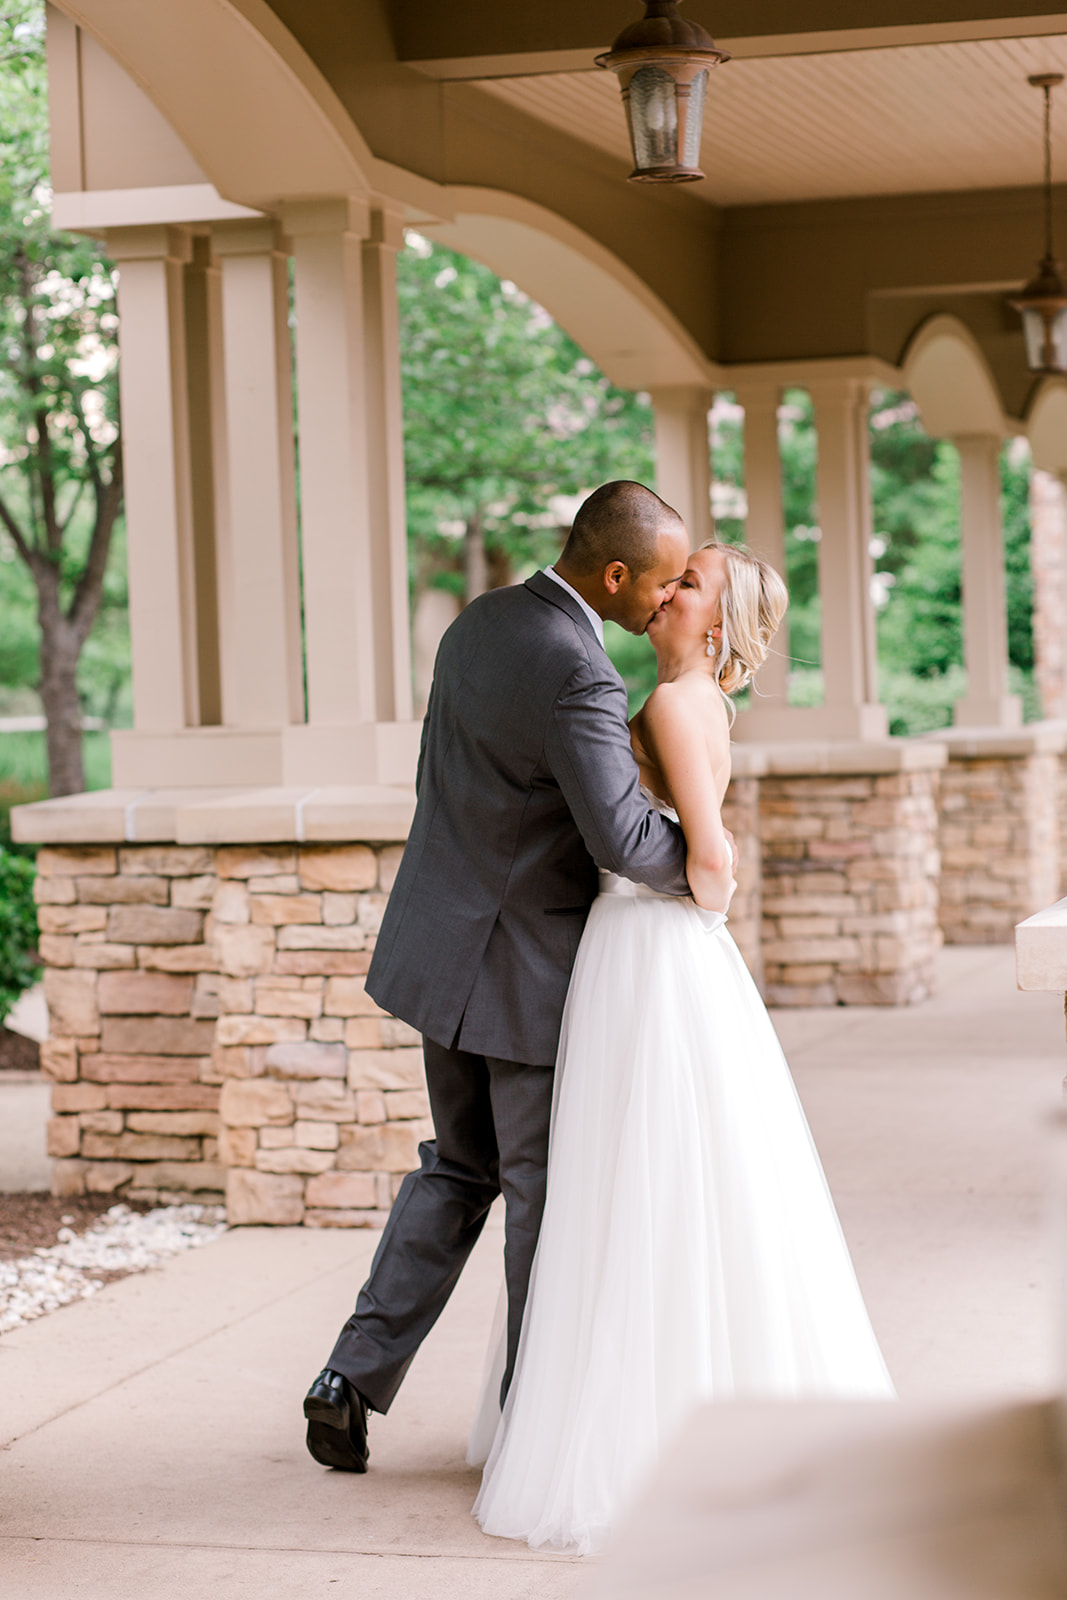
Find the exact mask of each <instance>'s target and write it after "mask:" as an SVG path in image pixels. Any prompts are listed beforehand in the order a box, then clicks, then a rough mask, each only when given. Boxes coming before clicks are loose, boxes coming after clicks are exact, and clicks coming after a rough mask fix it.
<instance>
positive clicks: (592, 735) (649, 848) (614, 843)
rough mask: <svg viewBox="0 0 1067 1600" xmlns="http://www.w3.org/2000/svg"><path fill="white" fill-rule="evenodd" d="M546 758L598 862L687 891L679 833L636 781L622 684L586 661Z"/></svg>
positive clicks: (560, 707)
mask: <svg viewBox="0 0 1067 1600" xmlns="http://www.w3.org/2000/svg"><path fill="white" fill-rule="evenodd" d="M545 759H546V761H547V763H548V766H549V768H550V770H551V772H552V775H553V777H554V778H555V780H556V782H557V783H558V784H559V787H560V790H561V792H562V794H563V798H564V799H565V800H566V802H567V805H568V806H569V807H570V811H571V815H572V816H573V818H574V820H575V822H576V824H577V826H578V830H579V832H580V833H581V835H582V838H583V839H584V840H585V845H586V849H587V850H588V851H589V854H590V855H591V856H592V858H593V860H594V861H595V862H596V864H597V866H598V867H602V868H604V869H605V870H606V871H608V872H615V873H618V875H619V876H620V877H622V878H630V879H631V880H633V881H634V882H636V883H644V884H647V885H648V887H649V888H650V889H655V890H656V891H657V892H658V893H660V894H679V895H683V894H688V893H689V884H688V882H687V880H686V876H685V840H684V838H683V836H682V830H681V829H680V828H679V827H678V826H677V825H676V824H675V823H673V822H669V821H668V820H667V818H666V817H661V816H660V815H659V813H658V812H656V811H652V810H650V809H649V806H648V803H647V801H646V800H645V799H644V796H643V795H642V794H641V790H640V787H639V785H638V777H637V765H636V763H635V761H634V757H633V751H632V750H631V748H630V732H629V728H628V727H627V722H626V693H625V690H624V689H623V687H622V684H621V683H620V682H614V683H613V682H611V681H610V680H609V679H608V678H606V677H603V676H601V675H599V674H597V673H595V672H594V671H593V669H592V667H591V666H590V665H589V664H588V662H586V663H583V665H582V666H581V667H580V668H579V669H578V671H577V672H575V673H574V674H573V676H572V677H571V678H570V679H569V680H568V682H567V683H566V684H565V685H564V688H563V691H562V693H561V694H560V695H559V697H558V698H557V700H556V702H555V704H554V706H553V708H552V711H551V713H550V715H549V720H548V727H547V729H546V735H545Z"/></svg>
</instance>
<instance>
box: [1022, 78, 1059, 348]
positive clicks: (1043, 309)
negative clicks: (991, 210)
mask: <svg viewBox="0 0 1067 1600" xmlns="http://www.w3.org/2000/svg"><path fill="white" fill-rule="evenodd" d="M1027 82H1028V83H1030V84H1032V85H1033V87H1034V88H1035V89H1040V90H1041V91H1042V92H1043V94H1044V96H1045V254H1044V256H1043V257H1042V259H1041V260H1040V261H1039V262H1038V266H1037V273H1036V275H1035V276H1034V277H1033V278H1031V279H1030V282H1029V283H1028V284H1027V285H1026V287H1025V289H1024V290H1023V291H1022V293H1021V294H1020V295H1018V296H1017V298H1016V299H1014V300H1012V301H1010V302H1009V304H1011V305H1012V306H1013V307H1014V308H1015V310H1016V311H1019V312H1021V313H1022V319H1023V336H1024V338H1025V339H1026V365H1027V366H1028V367H1029V369H1030V371H1031V372H1067V289H1065V288H1064V283H1063V268H1062V266H1061V264H1060V262H1058V261H1057V260H1056V256H1055V253H1054V251H1053V248H1052V117H1051V113H1052V91H1053V89H1055V88H1058V86H1059V85H1060V84H1061V83H1062V82H1063V73H1062V72H1039V73H1035V74H1034V76H1033V77H1032V78H1028V79H1027Z"/></svg>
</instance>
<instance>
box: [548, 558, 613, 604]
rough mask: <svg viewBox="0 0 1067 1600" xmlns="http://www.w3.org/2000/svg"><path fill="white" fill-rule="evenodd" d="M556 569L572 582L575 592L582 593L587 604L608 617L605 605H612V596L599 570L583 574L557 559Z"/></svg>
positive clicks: (566, 579)
mask: <svg viewBox="0 0 1067 1600" xmlns="http://www.w3.org/2000/svg"><path fill="white" fill-rule="evenodd" d="M554 570H555V571H556V572H558V573H559V575H560V577H561V578H563V579H564V580H565V581H566V582H567V583H569V584H570V586H571V588H572V589H573V590H574V592H575V594H580V595H581V597H582V599H583V600H584V601H585V603H586V605H587V606H590V607H591V608H592V610H594V611H595V612H596V614H597V616H598V617H601V618H606V616H607V612H606V610H605V607H606V606H608V605H610V603H611V596H610V595H609V594H608V591H607V590H606V589H605V587H604V580H603V578H602V577H601V575H600V574H599V573H598V572H596V573H593V574H592V575H590V574H589V573H585V574H584V575H583V574H582V573H579V572H574V571H573V570H572V569H571V568H570V567H568V566H567V565H566V564H565V563H564V562H563V561H557V562H556V563H555V567H554Z"/></svg>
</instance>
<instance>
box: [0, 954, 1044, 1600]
mask: <svg viewBox="0 0 1067 1600" xmlns="http://www.w3.org/2000/svg"><path fill="white" fill-rule="evenodd" d="M777 1020H778V1022H779V1026H780V1031H781V1033H782V1036H783V1041H784V1042H785V1044H786V1047H787V1049H788V1051H789V1053H790V1057H791V1060H792V1062H793V1065H794V1068H795V1072H796V1078H797V1082H798V1085H799V1087H800V1090H801V1093H802V1096H803V1098H804V1101H805V1104H806V1106H807V1108H808V1112H809V1115H810V1118H811V1122H812V1126H813V1128H814V1131H815V1134H816V1138H817V1140H818V1142H819V1145H820V1148H821V1150H822V1153H823V1157H824V1160H825V1164H826V1168H827V1172H828V1175H829V1178H830V1181H831V1184H832V1186H833V1188H834V1191H835V1194H836V1196H837V1198H838V1203H839V1207H840V1210H841V1215H842V1220H843V1222H844V1224H845V1228H846V1231H847V1233H848V1235H849V1239H850V1242H851V1244H852V1248H853V1252H854V1255H855V1259H856V1263H857V1266H858V1269H859V1272H860V1276H861V1278H862V1280H863V1283H864V1286H865V1289H866V1292H867V1295H868V1300H869V1304H870V1307H871V1311H872V1315H873V1317H874V1321H875V1325H876V1327H877V1328H878V1330H879V1333H880V1335H881V1337H882V1340H883V1345H884V1348H885V1351H886V1355H887V1359H888V1361H889V1364H890V1366H891V1368H892V1369H893V1371H894V1374H895V1376H896V1377H897V1381H898V1385H899V1387H900V1390H901V1393H902V1394H903V1395H906V1396H913V1397H922V1396H933V1395H937V1396H944V1395H946V1394H984V1395H996V1394H1001V1393H1016V1394H1018V1393H1026V1392H1034V1391H1037V1392H1040V1391H1042V1390H1044V1389H1045V1388H1047V1387H1050V1386H1051V1385H1052V1383H1053V1381H1054V1366H1053V1358H1052V1338H1051V1322H1052V1307H1051V1304H1050V1291H1049V1280H1050V1278H1051V1276H1052V1274H1051V1273H1050V1271H1049V1266H1048V1252H1047V1249H1046V1239H1045V1231H1044V1221H1043V1217H1044V1212H1045V1200H1044V1197H1045V1194H1046V1191H1047V1187H1048V1182H1047V1179H1048V1172H1049V1167H1050V1150H1049V1145H1050V1135H1049V1133H1048V1130H1047V1127H1045V1126H1044V1124H1045V1123H1046V1121H1047V1114H1048V1112H1049V1110H1050V1109H1051V1108H1053V1107H1054V1106H1056V1105H1057V1104H1058V1103H1059V1092H1060V1080H1061V1079H1062V1077H1063V1071H1064V1049H1063V1021H1062V1014H1061V1011H1060V1004H1059V1001H1058V999H1057V997H1055V996H1051V995H1020V994H1018V993H1017V992H1016V990H1015V988H1014V982H1013V975H1012V957H1011V953H1010V951H1007V950H1003V949H981V950H973V951H970V950H953V951H949V952H947V953H946V955H945V957H944V961H943V983H942V991H941V994H940V995H939V997H938V998H937V999H936V1000H934V1001H932V1002H930V1003H928V1004H927V1005H926V1006H923V1007H921V1008H919V1009H917V1010H913V1011H881V1010H878V1011H873V1010H871V1011H868V1010H859V1009H843V1010H834V1011H830V1012H820V1013H804V1014H798V1013H792V1014H787V1015H780V1016H779V1017H778V1019H777ZM500 1238H501V1236H500V1229H499V1223H498V1222H497V1221H496V1220H495V1219H494V1222H493V1224H491V1226H490V1228H489V1229H488V1230H487V1233H486V1235H485V1237H484V1239H483V1241H482V1243H481V1245H480V1246H479V1248H478V1251H477V1252H476V1255H475V1258H474V1259H473V1261H472V1263H471V1266H470V1268H469V1269H468V1271H467V1272H466V1274H465V1275H464V1278H463V1280H462V1281H461V1284H460V1286H459V1289H458V1290H457V1292H456V1294H455V1296H454V1297H453V1301H452V1303H451V1305H450V1307H449V1308H448V1311H447V1312H446V1314H445V1316H444V1318H443V1319H442V1321H441V1323H440V1324H439V1325H438V1327H437V1329H436V1330H435V1331H434V1333H433V1334H432V1335H431V1337H430V1339H429V1340H428V1341H427V1343H426V1345H425V1347H424V1349H423V1351H422V1352H421V1354H420V1356H419V1358H418V1359H417V1360H416V1362H415V1364H414V1366H413V1367H412V1370H411V1373H410V1375H409V1377H408V1380H407V1382H406V1383H405V1386H404V1388H403V1390H402V1391H401V1395H400V1398H399V1399H398V1401H397V1403H396V1405H395V1407H394V1409H393V1411H392V1412H391V1413H390V1415H389V1416H388V1417H387V1418H376V1419H375V1420H374V1423H373V1433H372V1470H371V1472H370V1473H369V1474H368V1475H367V1476H366V1477H365V1478H353V1477H349V1476H348V1475H345V1474H339V1473H336V1474H335V1473H328V1472H324V1471H322V1470H321V1469H320V1468H317V1467H316V1466H315V1465H314V1464H313V1463H312V1462H311V1461H310V1460H309V1459H308V1457H307V1456H306V1455H305V1453H304V1448H303V1437H302V1435H303V1429H302V1419H301V1416H300V1400H301V1397H302V1394H303V1391H304V1389H305V1387H306V1386H307V1383H308V1382H309V1380H310V1378H311V1377H312V1376H314V1373H315V1371H316V1369H317V1368H318V1367H319V1365H320V1364H321V1362H322V1360H323V1358H324V1355H325V1353H326V1351H327V1350H328V1349H329V1345H330V1342H331V1339H332V1336H333V1333H334V1331H335V1329H336V1327H337V1326H338V1325H339V1324H340V1322H341V1321H342V1320H343V1318H344V1317H345V1316H346V1315H347V1314H348V1311H349V1310H350V1307H351V1302H352V1298H353V1294H354V1292H355V1289H356V1287H357V1286H358V1284H359V1282H360V1280H361V1278H362V1276H363V1274H364V1272H365V1270H366V1267H367V1264H368V1263H369V1260H370V1256H371V1254H372V1251H373V1248H374V1245H375V1243H376V1236H375V1235H371V1234H363V1233H324V1232H323V1233H320V1232H315V1231H312V1230H307V1231H302V1230H299V1229H278V1230H268V1229H246V1230H239V1231H235V1232H234V1233H232V1234H229V1235H227V1236H226V1237H224V1238H223V1239H222V1240H221V1241H220V1242H219V1243H217V1244H215V1245H212V1246H209V1247H208V1248H206V1249H204V1250H202V1251H199V1252H193V1253H191V1254H190V1255H188V1256H184V1257H179V1258H176V1259H175V1260H174V1261H172V1262H171V1263H170V1264H169V1265H168V1266H167V1267H166V1268H164V1269H163V1270H161V1271H159V1272H155V1273H151V1274H147V1275H144V1276H140V1277H134V1278H129V1279H126V1280H124V1281H123V1282H120V1283H118V1284H115V1285H114V1286H113V1287H111V1288H110V1289H108V1290H106V1291H105V1292H103V1293H101V1294H100V1295H98V1296H97V1297H96V1298H95V1299H93V1300H90V1301H86V1302H83V1303H80V1304H78V1305H76V1306H71V1307H68V1308H66V1309H64V1310H62V1311H59V1312H57V1313H55V1314H54V1315H52V1316H51V1317H48V1318H45V1319H43V1320H42V1321H40V1322H38V1323H35V1324H32V1325H30V1326H29V1327H27V1328H26V1329H24V1330H22V1331H20V1332H16V1333H12V1334H8V1335H5V1336H4V1338H3V1340H2V1341H0V1422H2V1437H3V1439H4V1441H5V1444H6V1448H5V1450H4V1452H3V1455H2V1456H0V1517H2V1522H0V1533H2V1538H0V1571H3V1573H4V1584H3V1587H4V1592H5V1593H9V1594H11V1595H12V1596H13V1597H15V1600H56V1597H57V1596H63V1597H64V1600H67V1597H72V1600H74V1597H77V1600H80V1597H86V1600H105V1597H106V1600H179V1597H180V1600H187V1596H188V1595H189V1594H190V1593H195V1594H199V1593H203V1592H208V1591H214V1592H215V1593H218V1594H219V1595H222V1596H224V1597H225V1600H245V1597H246V1596H247V1597H252V1596H255V1597H256V1600H263V1597H264V1596H268V1597H270V1600H298V1597H299V1600H314V1597H317V1596H320V1595H321V1596H328V1595H331V1594H333V1595H337V1594H357V1593H358V1594H359V1595H360V1596H361V1597H362V1596H366V1597H368V1600H377V1597H379V1596H380V1597H386V1596H389V1597H394V1596H395V1597H400V1596H403V1597H404V1600H445V1597H448V1596H452V1595H462V1596H463V1597H464V1600H483V1597H484V1600H490V1597H492V1600H525V1597H530V1600H534V1597H536V1600H555V1597H556V1596H571V1595H575V1596H577V1595H580V1593H581V1592H582V1589H583V1587H584V1582H585V1574H584V1571H583V1566H582V1563H581V1562H579V1561H575V1560H570V1559H568V1558H566V1557H561V1556H535V1555H533V1554H532V1553H531V1552H530V1551H529V1550H527V1549H526V1547H525V1546H522V1545H513V1544H511V1543H505V1542H503V1541H498V1540H492V1539H486V1538H484V1537H482V1535H481V1534H480V1533H479V1532H478V1530H477V1528H476V1526H475V1524H474V1523H473V1521H472V1520H471V1517H470V1514H469V1513H470V1505H471V1502H472V1500H473V1498H474V1493H475V1489H476V1485H477V1474H476V1473H473V1472H471V1471H470V1470H469V1469H468V1468H466V1467H465V1466H464V1464H463V1450H464V1444H465V1430H466V1425H467V1422H468V1419H469V1416H470V1412H471V1407H472V1404H473V1400H474V1396H475V1393H476V1390H477V1387H478V1378H479V1372H480V1366H481V1360H482V1354H483V1348H484V1343H485V1337H486V1331H487V1328H488V1324H489V1321H490V1317H491V1313H492V1308H493V1304H494V1301H495V1298H496V1293H497V1286H498V1281H499V1270H500V1269H499V1252H500ZM628 1403H634V1404H635V1405H637V1406H638V1407H639V1397H631V1402H628Z"/></svg>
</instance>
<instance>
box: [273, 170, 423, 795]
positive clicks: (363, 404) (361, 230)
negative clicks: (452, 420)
mask: <svg viewBox="0 0 1067 1600" xmlns="http://www.w3.org/2000/svg"><path fill="white" fill-rule="evenodd" d="M284 217H285V225H286V229H287V232H288V233H289V235H290V236H291V238H292V242H293V258H294V268H295V286H296V375H297V394H298V411H299V418H300V486H301V539H302V553H303V576H304V620H305V627H306V651H307V686H308V725H307V727H305V728H301V729H291V730H289V733H288V735H287V739H286V754H285V765H286V768H287V770H288V769H290V768H291V769H292V774H293V777H294V779H295V778H296V777H297V776H298V775H299V774H301V773H314V775H315V776H316V778H317V780H318V781H320V782H334V783H400V782H407V781H411V780H412V779H413V778H414V772H415V761H416V757H417V752H418V726H417V724H416V723H414V722H413V721H412V720H411V655H410V643H409V629H408V620H407V609H408V601H407V551H406V530H405V525H404V499H403V427H402V417H401V409H400V360H399V335H398V329H397V312H396V304H395V280H394V278H393V268H392V254H393V252H394V251H395V249H396V247H397V245H398V244H399V242H400V231H399V225H398V221H397V220H396V219H390V218H386V217H384V216H382V215H381V214H379V215H378V216H376V217H375V218H374V219H373V220H372V218H371V215H370V213H369V211H368V209H367V207H366V205H365V203H364V202H362V201H360V200H356V199H352V198H349V199H345V200H330V201H323V202H315V203H308V204H306V205H303V204H301V205H295V204H294V205H290V206H286V207H285V209H284Z"/></svg>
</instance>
